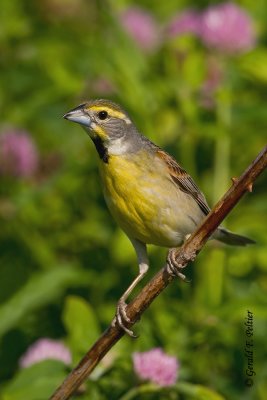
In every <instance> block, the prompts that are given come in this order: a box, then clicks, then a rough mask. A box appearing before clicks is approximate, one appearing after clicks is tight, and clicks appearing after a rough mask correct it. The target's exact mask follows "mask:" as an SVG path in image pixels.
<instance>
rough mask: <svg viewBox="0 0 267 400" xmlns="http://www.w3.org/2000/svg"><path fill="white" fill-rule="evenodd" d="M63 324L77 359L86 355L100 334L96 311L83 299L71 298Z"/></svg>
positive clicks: (66, 306) (64, 312)
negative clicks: (82, 354)
mask: <svg viewBox="0 0 267 400" xmlns="http://www.w3.org/2000/svg"><path fill="white" fill-rule="evenodd" d="M63 322H64V325H65V328H66V330H67V332H68V335H69V341H70V346H71V348H72V350H73V351H74V358H75V353H76V355H77V358H78V357H79V356H80V353H85V352H86V351H87V350H88V348H89V346H90V344H92V343H94V342H95V340H96V339H97V338H98V336H99V334H100V327H99V324H98V320H97V318H96V315H95V312H94V309H93V308H92V307H91V305H90V304H89V303H87V302H86V301H85V300H84V299H83V298H81V297H78V296H69V297H67V299H66V303H65V307H64V311H63Z"/></svg>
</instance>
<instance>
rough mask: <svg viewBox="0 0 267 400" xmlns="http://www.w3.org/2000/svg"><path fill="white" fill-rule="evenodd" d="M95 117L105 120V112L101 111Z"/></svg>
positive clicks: (106, 114) (106, 115)
mask: <svg viewBox="0 0 267 400" xmlns="http://www.w3.org/2000/svg"><path fill="white" fill-rule="evenodd" d="M97 115H98V118H99V119H102V120H104V119H107V117H108V113H107V111H104V110H103V111H99V113H98V114H97Z"/></svg>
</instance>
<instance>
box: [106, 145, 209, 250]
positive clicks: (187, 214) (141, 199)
mask: <svg viewBox="0 0 267 400" xmlns="http://www.w3.org/2000/svg"><path fill="white" fill-rule="evenodd" d="M100 174H101V180H102V184H103V188H104V196H105V199H106V202H107V205H108V208H109V210H110V212H111V214H112V215H113V217H114V219H115V220H116V221H117V223H118V224H119V225H120V227H121V228H122V229H123V230H124V231H125V232H126V234H127V235H128V236H129V237H131V238H135V239H138V240H140V241H142V242H144V243H152V244H155V245H159V246H166V247H172V246H178V245H180V244H181V243H182V242H183V240H184V238H185V236H186V235H187V234H188V233H191V232H192V231H193V230H194V229H195V227H196V225H195V222H194V219H195V220H196V221H197V222H199V221H200V220H202V219H203V213H202V211H201V210H200V208H199V207H198V205H197V203H196V202H195V200H193V198H192V197H191V196H189V195H187V194H185V193H184V192H182V191H181V190H179V188H178V187H177V185H175V184H174V183H173V181H172V179H171V178H170V176H169V173H168V171H167V167H166V165H165V164H164V163H163V161H162V160H161V159H159V158H155V157H154V156H153V154H149V153H148V152H144V151H139V152H138V153H134V154H130V155H127V157H126V156H124V155H109V159H108V163H104V162H101V164H100ZM192 213H193V216H194V219H193V218H191V214H192Z"/></svg>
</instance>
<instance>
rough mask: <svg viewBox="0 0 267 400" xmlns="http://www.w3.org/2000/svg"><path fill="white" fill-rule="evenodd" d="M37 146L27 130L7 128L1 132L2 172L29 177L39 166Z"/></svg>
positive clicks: (0, 166)
mask: <svg viewBox="0 0 267 400" xmlns="http://www.w3.org/2000/svg"><path fill="white" fill-rule="evenodd" d="M38 161H39V157H38V152H37V148H36V146H35V144H34V142H33V140H32V139H31V137H30V135H29V134H28V133H27V132H24V131H20V130H7V131H5V132H4V133H2V134H0V174H1V175H7V176H15V177H24V178H28V177H31V176H33V175H34V173H35V172H36V170H37V167H38Z"/></svg>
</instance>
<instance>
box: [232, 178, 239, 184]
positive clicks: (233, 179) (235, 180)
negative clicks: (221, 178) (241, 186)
mask: <svg viewBox="0 0 267 400" xmlns="http://www.w3.org/2000/svg"><path fill="white" fill-rule="evenodd" d="M231 181H232V182H233V185H234V184H236V182H237V181H238V178H237V177H236V176H233V177H232V178H231Z"/></svg>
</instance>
